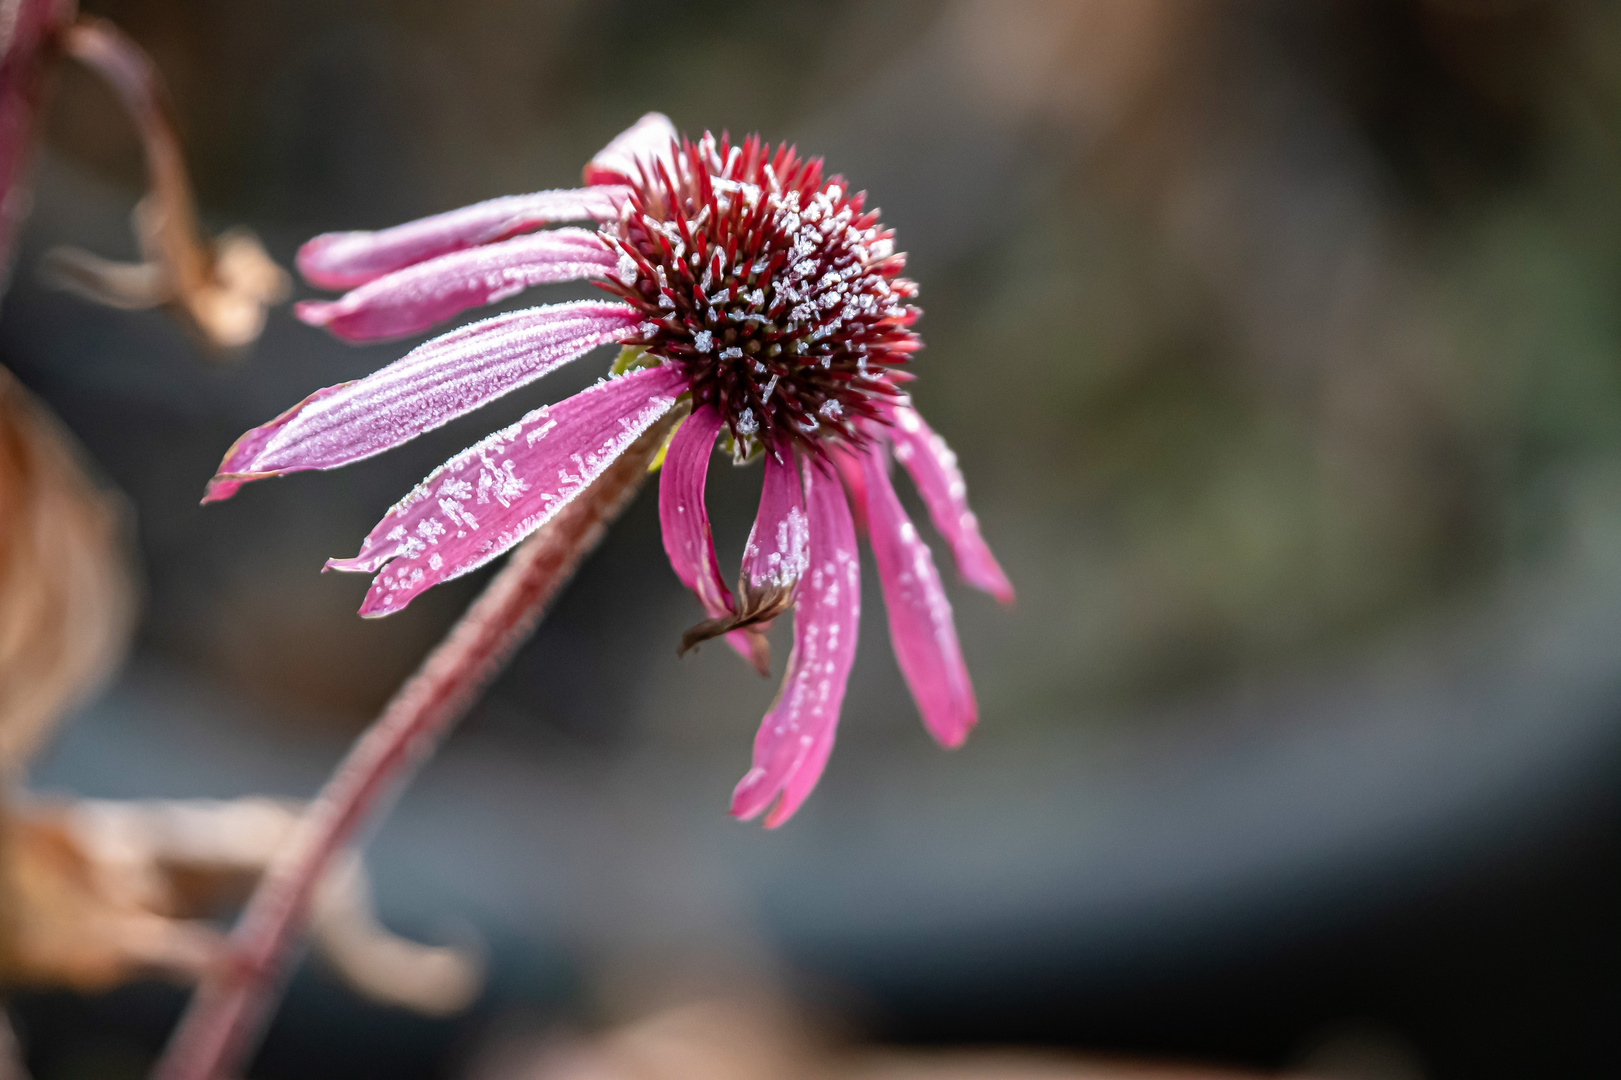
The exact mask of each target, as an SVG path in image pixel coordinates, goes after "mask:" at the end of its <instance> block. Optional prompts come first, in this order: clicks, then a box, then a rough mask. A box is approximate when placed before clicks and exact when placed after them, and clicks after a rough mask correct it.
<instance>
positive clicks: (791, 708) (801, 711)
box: [732, 462, 861, 828]
mask: <svg viewBox="0 0 1621 1080" xmlns="http://www.w3.org/2000/svg"><path fill="white" fill-rule="evenodd" d="M805 487H806V497H805V503H806V511H807V516H808V517H809V518H810V567H809V569H808V570H807V571H806V573H805V576H804V578H803V580H802V581H801V582H800V587H799V600H798V602H797V604H796V605H795V607H794V653H793V656H792V658H791V659H789V661H788V675H787V677H786V678H785V679H784V680H783V684H782V693H781V695H780V697H779V698H778V700H777V704H776V705H775V706H774V707H773V708H772V710H771V711H770V712H769V713H767V714H766V718H765V720H764V721H762V722H761V724H760V732H759V734H758V735H756V736H755V738H754V767H753V768H751V769H750V770H749V772H748V774H747V775H746V776H744V777H743V779H742V780H741V781H740V782H739V783H738V785H737V790H736V791H734V792H733V793H732V814H733V815H734V816H736V817H740V818H744V819H748V818H752V817H754V816H755V815H756V814H759V813H760V812H761V811H762V810H764V809H765V808H766V807H767V806H771V804H772V801H773V800H775V803H776V805H774V806H771V812H770V813H769V814H767V815H766V819H765V823H766V826H767V827H768V828H775V827H777V826H778V825H781V824H782V823H783V822H785V821H787V820H788V818H789V817H791V816H792V815H793V813H794V811H795V810H798V809H799V806H800V804H801V803H803V802H804V801H805V798H806V796H808V795H809V794H810V793H811V789H812V788H814V787H815V786H816V781H817V780H818V779H820V778H821V775H822V768H823V767H824V766H825V765H826V764H827V758H828V755H829V754H830V753H832V750H833V736H834V734H835V731H836V729H837V727H838V722H839V708H840V706H842V705H843V703H844V690H845V686H846V685H847V684H848V682H849V680H850V667H851V665H852V664H853V663H854V662H855V655H856V631H857V628H858V625H859V623H860V621H861V561H860V559H859V557H858V556H857V553H856V535H855V526H854V524H853V523H852V522H851V520H850V507H849V505H848V504H847V503H846V502H845V499H844V491H843V489H842V488H840V486H839V481H838V479H837V478H836V477H835V476H834V474H833V473H832V471H831V470H829V469H828V468H827V466H826V465H824V464H822V463H820V462H814V463H808V464H807V465H806V469H805Z"/></svg>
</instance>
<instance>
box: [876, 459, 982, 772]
mask: <svg viewBox="0 0 1621 1080" xmlns="http://www.w3.org/2000/svg"><path fill="white" fill-rule="evenodd" d="M861 470H862V474H863V477H864V479H865V480H866V485H867V540H868V542H869V543H870V544H872V553H873V557H874V560H875V561H876V562H877V563H878V580H879V582H880V583H881V584H882V585H883V587H884V607H885V608H886V609H887V610H888V612H889V640H890V644H891V645H893V646H894V649H895V659H896V661H897V662H899V664H900V668H901V674H902V675H904V676H906V684H907V686H909V687H911V690H912V698H913V700H915V701H916V702H917V707H918V711H919V712H920V713H922V714H923V725H924V726H925V727H927V728H928V729H929V733H930V734H932V735H933V736H934V737H935V738H936V739H937V740H939V742H940V743H941V744H942V745H944V746H957V745H959V744H961V743H962V741H963V740H964V739H966V738H967V737H968V731H969V729H970V728H972V727H973V726H974V723H975V721H977V720H978V719H979V707H978V705H977V704H976V703H975V702H974V687H973V684H972V683H971V682H969V680H968V668H967V666H966V665H965V664H964V663H963V661H962V649H961V648H960V647H959V646H958V644H957V627H956V625H955V624H954V623H953V622H952V619H951V602H950V601H949V600H947V599H946V593H945V589H944V588H943V587H942V586H941V584H940V574H939V572H938V571H936V570H935V568H934V557H933V556H932V555H930V554H929V546H928V545H927V544H925V543H924V542H923V538H922V537H920V536H918V534H917V528H916V527H915V526H913V524H912V522H911V520H910V519H909V518H907V516H906V511H905V510H904V509H903V508H902V507H901V501H900V499H898V498H896V496H895V488H894V487H893V486H892V485H891V484H890V482H889V461H888V455H887V454H886V453H885V452H884V448H883V445H882V444H881V443H874V444H873V445H872V446H870V447H869V448H868V449H867V450H866V451H865V452H863V453H862V454H861Z"/></svg>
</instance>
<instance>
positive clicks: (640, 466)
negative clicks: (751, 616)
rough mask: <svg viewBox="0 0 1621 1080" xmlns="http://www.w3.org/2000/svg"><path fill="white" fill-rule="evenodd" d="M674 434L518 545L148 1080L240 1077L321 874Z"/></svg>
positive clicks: (353, 772) (325, 813)
mask: <svg viewBox="0 0 1621 1080" xmlns="http://www.w3.org/2000/svg"><path fill="white" fill-rule="evenodd" d="M669 429H670V421H669V420H666V421H665V422H663V423H659V424H655V425H654V426H653V427H652V428H651V429H650V430H649V431H648V432H647V433H646V434H644V435H643V436H642V437H641V438H640V439H638V440H637V441H636V443H634V444H633V445H632V446H631V448H630V449H629V450H627V451H626V452H625V453H624V454H623V455H621V456H620V458H619V460H618V461H616V462H615V463H614V464H613V465H612V466H610V467H609V468H608V470H607V472H605V473H604V474H603V475H602V476H601V477H600V478H599V479H598V480H597V482H596V483H595V484H593V485H592V486H591V487H590V488H589V489H588V490H586V491H585V492H582V493H581V494H580V495H578V496H576V497H575V499H574V501H573V502H571V503H569V505H568V506H567V507H565V508H564V509H563V510H562V511H561V512H560V513H559V514H558V515H557V517H555V518H553V519H552V521H551V522H549V523H548V524H547V525H546V526H545V527H544V528H542V529H541V530H540V531H539V532H537V533H536V534H535V535H534V536H532V537H530V538H529V539H528V540H526V541H525V542H524V543H523V544H522V545H521V546H519V547H518V548H517V549H516V550H515V551H514V552H513V553H512V555H511V556H510V557H509V559H508V561H507V564H506V566H505V567H504V568H502V570H501V572H500V573H499V574H497V575H496V576H495V577H494V578H493V579H492V580H491V581H490V583H489V585H488V586H487V587H486V588H485V590H484V592H483V593H482V594H481V595H480V596H479V598H478V599H477V600H475V601H474V602H473V605H472V606H471V607H470V608H468V609H467V613H466V614H465V615H463V616H462V618H461V620H460V621H459V622H457V623H456V625H455V626H454V627H452V628H451V631H450V633H449V634H448V635H447V636H446V637H445V640H444V641H442V642H440V644H439V646H438V647H437V648H435V649H434V651H433V652H432V653H430V654H429V656H428V658H427V659H426V660H425V661H423V664H422V666H421V668H419V669H418V670H417V673H416V674H415V675H413V676H412V677H411V678H410V680H408V681H407V682H406V683H405V685H403V686H402V687H401V688H400V689H399V691H398V693H396V694H395V695H394V698H393V700H392V701H390V702H389V703H388V705H387V707H386V708H384V710H383V713H382V715H381V716H379V717H378V718H377V720H376V721H375V722H374V723H373V724H372V725H371V727H369V728H367V729H366V731H365V733H363V734H362V735H361V736H360V738H359V739H357V740H356V741H355V744H354V746H353V747H352V748H351V749H350V751H349V754H348V756H347V757H345V758H344V760H343V761H342V762H341V763H340V764H339V765H338V768H337V770H336V771H335V772H334V773H333V774H332V778H331V779H330V780H328V781H327V783H326V786H325V787H324V788H323V789H322V790H321V792H320V794H318V795H317V796H316V797H315V799H314V801H312V802H311V803H310V805H309V808H308V810H306V811H305V814H304V818H303V821H302V822H301V823H300V825H299V827H298V829H297V831H296V833H295V834H294V836H293V838H292V839H291V840H290V841H289V842H288V844H287V846H286V847H285V848H284V849H283V850H282V851H281V853H280V855H279V856H278V857H277V858H276V860H275V861H274V862H272V863H271V865H270V867H269V869H268V870H266V871H265V874H264V877H263V878H261V879H260V881H259V885H258V888H257V889H256V890H255V891H254V894H253V896H252V897H250V898H249V900H248V904H247V907H246V908H245V909H244V910H243V913H242V917H241V919H240V920H239V921H238V922H237V925H236V929H235V930H234V931H233V932H232V934H231V937H230V941H229V943H228V946H227V949H226V955H225V957H224V959H223V962H222V963H220V964H219V965H218V966H217V968H216V970H215V971H214V972H213V973H212V974H211V975H210V976H209V977H208V978H206V979H204V980H203V982H202V984H201V985H199V986H198V988H197V993H196V994H195V996H194V997H193V998H192V1001H191V1005H190V1007H189V1008H188V1009H187V1011H186V1014H185V1015H184V1016H183V1017H182V1018H181V1021H180V1025H179V1027H178V1028H177V1029H176V1030H175V1033H174V1035H173V1036H172V1038H171V1039H170V1041H169V1045H168V1047H167V1048H166V1049H165V1051H164V1054H163V1057H162V1058H161V1059H160V1060H159V1061H158V1063H157V1065H156V1067H155V1068H154V1070H153V1073H152V1077H153V1080H221V1078H223V1077H226V1076H234V1075H236V1074H238V1073H239V1072H240V1070H241V1068H242V1066H243V1065H244V1064H246V1061H247V1058H248V1056H249V1054H251V1053H252V1051H253V1050H254V1048H255V1046H256V1045H257V1043H258V1039H259V1036H260V1034H261V1032H262V1030H263V1027H264V1025H265V1021H266V1019H267V1017H268V1015H269V1012H270V1009H271V1006H272V1005H273V1004H274V1001H275V997H276V992H277V990H278V989H279V987H280V985H281V983H282V981H283V980H284V978H285V976H286V974H287V968H288V966H289V961H290V959H291V957H292V955H293V953H294V950H295V948H296V946H297V945H298V943H299V940H300V938H301V937H302V935H303V931H304V927H305V923H306V922H307V921H308V916H309V910H310V901H311V898H312V896H313V894H314V892H315V887H316V885H317V883H318V882H319V881H320V879H321V876H322V874H323V873H324V872H325V871H326V869H327V867H328V866H329V865H330V864H331V863H332V861H333V859H334V858H335V857H336V856H337V855H339V854H340V853H341V852H342V851H343V850H344V849H345V848H346V847H347V846H348V845H349V843H350V842H351V841H352V840H353V839H354V838H355V836H356V833H357V832H358V831H359V830H360V828H361V826H362V825H365V824H367V823H371V824H375V823H376V822H377V821H379V820H381V819H382V817H384V816H385V815H386V814H387V812H388V811H389V809H391V808H392V806H393V803H394V801H395V799H396V798H397V797H398V796H399V793H400V792H401V790H402V789H403V788H404V787H405V784H406V782H407V781H408V780H409V779H410V778H411V776H412V775H413V774H414V773H415V772H416V770H417V769H418V768H419V767H420V766H421V765H422V763H423V762H425V761H426V760H427V759H428V758H429V757H430V756H432V754H433V752H434V750H435V749H437V748H438V745H439V743H440V741H441V740H442V739H443V738H444V736H445V734H446V733H447V732H448V731H449V730H450V728H451V727H452V726H454V724H455V723H456V721H457V720H459V719H460V718H461V716H462V715H463V713H465V712H466V711H467V709H468V707H469V706H470V705H472V703H473V701H474V700H475V699H476V698H477V696H478V694H479V692H480V691H481V690H483V689H484V687H485V686H486V685H488V683H489V682H490V680H491V679H493V678H494V677H495V675H496V674H497V673H498V672H499V671H500V670H501V668H502V667H504V666H505V665H506V662H507V660H508V659H509V658H510V657H511V655H512V653H513V651H514V650H515V649H516V648H517V647H518V645H519V644H521V643H522V642H523V641H524V639H525V638H527V637H528V636H529V634H530V633H531V632H532V631H533V630H534V628H535V626H536V625H537V624H538V623H539V621H540V617H541V615H542V613H543V611H544V609H545V606H546V604H547V603H548V602H549V601H550V600H551V598H552V597H553V596H555V595H556V594H557V591H558V589H559V588H560V587H561V586H562V585H563V583H564V582H566V581H567V580H568V578H569V577H570V575H572V574H573V572H574V569H575V568H576V567H577V566H578V565H579V563H580V560H581V559H582V558H584V557H585V555H586V554H587V553H588V552H589V551H590V550H591V549H592V548H594V547H595V546H596V545H597V543H598V541H600V540H601V539H602V537H603V535H604V534H605V532H606V529H607V525H608V523H609V522H610V521H612V520H613V518H614V517H616V516H617V515H618V513H619V511H620V510H621V509H623V507H624V506H625V504H626V503H627V502H629V500H630V497H631V496H632V495H633V494H634V493H635V491H636V489H637V488H638V487H639V486H640V485H641V482H642V481H643V480H644V479H645V478H646V476H647V470H648V465H649V463H650V462H651V461H652V459H653V456H654V454H655V453H656V452H657V450H658V448H659V446H660V445H661V444H662V442H663V440H664V437H665V436H666V435H667V434H668V433H669Z"/></svg>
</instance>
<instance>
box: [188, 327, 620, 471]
mask: <svg viewBox="0 0 1621 1080" xmlns="http://www.w3.org/2000/svg"><path fill="white" fill-rule="evenodd" d="M638 318H639V316H638V315H637V314H636V312H635V311H634V310H633V309H631V308H630V307H628V306H627V305H625V304H614V303H599V302H595V301H582V302H580V303H574V304H556V305H554V306H551V307H541V308H529V309H528V310H525V311H514V312H511V313H510V314H506V315H497V316H496V317H495V318H493V319H485V320H484V321H483V322H476V323H472V324H470V325H468V326H464V327H461V328H460V329H457V330H454V331H452V332H451V333H448V334H445V335H444V336H443V337H437V338H434V339H433V340H432V341H428V342H424V343H423V344H421V345H419V346H417V347H416V348H415V349H412V350H411V351H410V352H408V353H406V354H405V355H404V356H402V357H400V359H398V360H396V361H394V362H393V363H392V364H389V365H388V366H387V367H385V368H381V369H379V370H378V371H375V372H373V373H372V374H370V375H368V376H366V377H365V378H364V379H357V380H355V381H354V382H347V383H339V384H338V385H337V386H329V387H327V388H326V389H325V390H318V391H316V392H315V393H314V394H311V395H310V396H309V397H307V398H305V399H304V400H303V401H301V402H299V403H298V404H297V405H295V406H293V407H292V408H291V409H288V410H287V411H286V412H284V413H282V414H281V415H280V416H278V417H276V418H275V419H274V420H272V421H270V422H269V423H266V424H261V425H260V426H259V427H256V428H254V429H253V430H252V431H250V432H248V433H247V434H246V435H243V436H242V437H241V438H240V439H238V440H237V441H236V443H235V444H234V445H233V446H232V447H231V449H230V451H229V452H228V453H227V454H226V455H225V460H224V461H222V462H221V463H220V468H219V472H218V473H217V474H216V475H215V477H214V479H212V480H210V481H209V483H208V491H207V493H206V494H205V495H204V496H203V502H205V503H206V502H215V501H217V500H220V499H226V498H230V497H231V496H232V495H234V494H235V493H236V490H237V489H238V488H240V487H241V486H242V485H243V484H244V483H245V482H247V481H249V480H258V479H261V478H263V477H266V476H279V475H281V474H282V473H290V472H300V471H302V470H305V469H332V468H336V467H338V466H339V465H347V464H349V463H350V462H354V461H359V460H361V459H362V458H367V457H370V456H371V455H373V454H377V453H381V452H382V451H384V450H388V449H390V448H391V447H395V446H398V445H400V444H401V443H403V442H406V441H408V440H410V439H413V438H415V437H416V436H418V435H420V434H422V433H423V432H425V431H431V430H433V429H434V428H436V427H439V426H440V425H442V424H445V423H448V422H449V421H451V420H453V419H455V418H456V417H458V416H460V415H462V414H463V413H466V412H470V411H471V410H473V409H476V408H478V407H479V406H480V405H483V404H485V403H486V402H488V401H491V400H493V399H495V398H497V397H500V396H501V395H502V394H505V393H507V392H508V391H511V390H515V389H517V388H518V387H520V386H523V385H524V384H525V383H528V382H530V381H532V380H534V379H537V378H539V377H540V376H542V375H544V374H546V373H547V372H548V371H552V370H554V369H555V368H558V367H561V366H562V365H563V364H566V363H568V362H569V361H570V360H574V359H576V358H578V357H580V356H583V355H585V354H586V353H587V352H589V351H591V350H592V349H594V348H596V347H597V346H598V345H601V344H604V343H605V342H610V341H617V340H619V339H620V338H622V337H623V336H625V335H626V334H627V333H629V332H630V330H631V329H632V328H633V327H634V326H636V324H637V319H638Z"/></svg>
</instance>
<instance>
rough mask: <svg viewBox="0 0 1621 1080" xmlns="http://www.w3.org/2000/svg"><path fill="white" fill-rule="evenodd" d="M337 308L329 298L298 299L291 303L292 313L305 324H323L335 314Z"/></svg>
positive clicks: (329, 320)
mask: <svg viewBox="0 0 1621 1080" xmlns="http://www.w3.org/2000/svg"><path fill="white" fill-rule="evenodd" d="M337 308H338V305H337V303H336V302H335V301H331V300H300V301H299V302H298V303H296V304H294V305H293V314H294V315H295V316H296V317H297V318H298V321H299V322H301V323H304V324H305V325H307V326H325V325H326V324H327V323H329V322H331V321H332V319H333V317H334V316H336V315H337V313H338V312H337Z"/></svg>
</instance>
